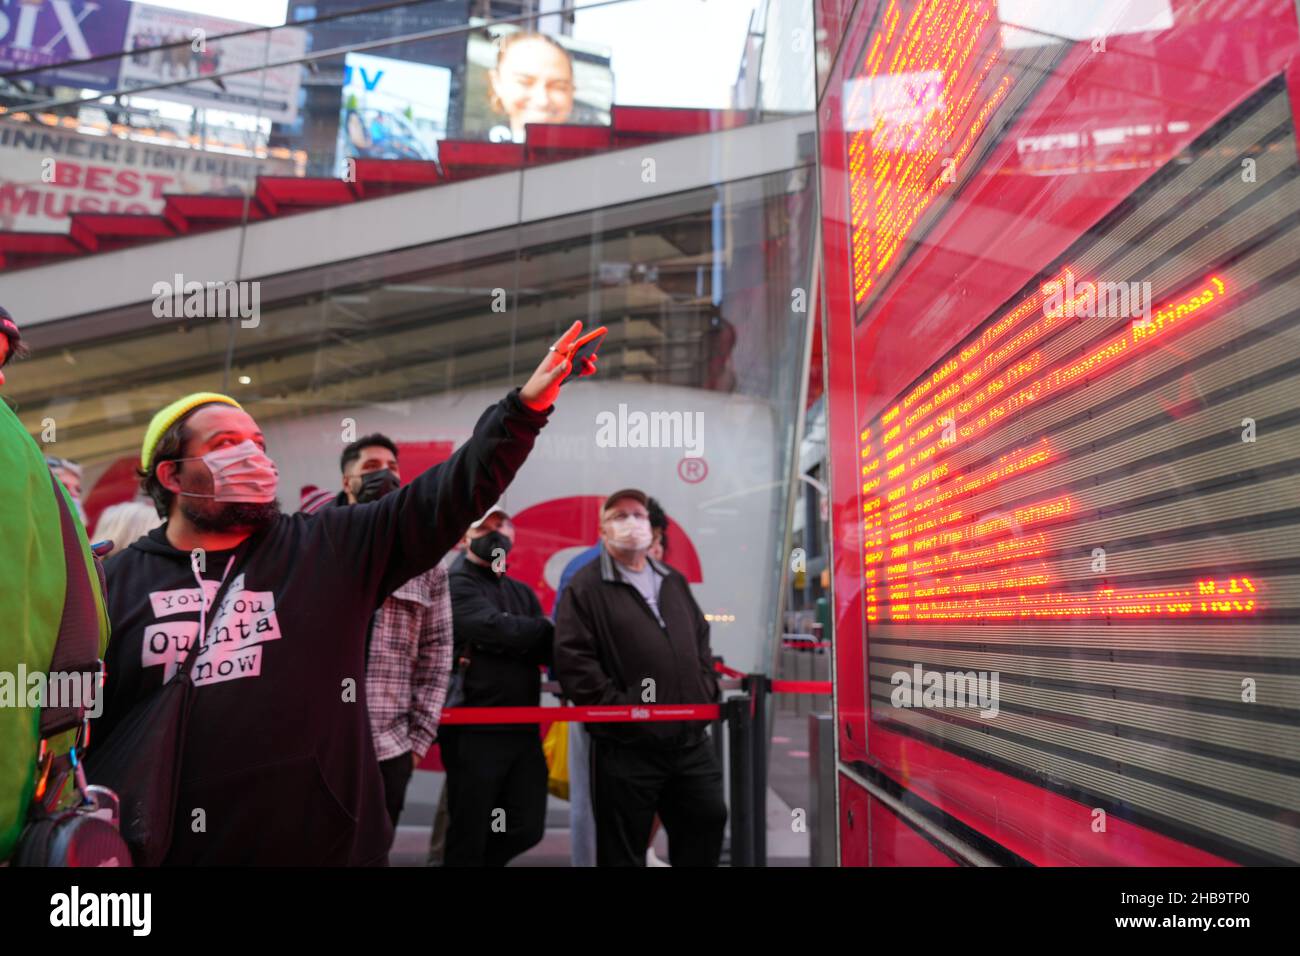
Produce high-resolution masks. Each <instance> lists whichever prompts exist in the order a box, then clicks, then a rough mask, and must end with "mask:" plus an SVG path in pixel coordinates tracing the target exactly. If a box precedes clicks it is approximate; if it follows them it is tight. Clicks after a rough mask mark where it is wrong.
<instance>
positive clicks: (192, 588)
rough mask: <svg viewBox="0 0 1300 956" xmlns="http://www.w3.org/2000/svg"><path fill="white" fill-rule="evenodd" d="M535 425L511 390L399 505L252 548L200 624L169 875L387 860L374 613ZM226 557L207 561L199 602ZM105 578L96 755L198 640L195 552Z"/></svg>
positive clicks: (329, 515) (492, 495)
mask: <svg viewBox="0 0 1300 956" xmlns="http://www.w3.org/2000/svg"><path fill="white" fill-rule="evenodd" d="M547 414H549V409H548V411H547V412H534V411H532V410H531V409H529V408H527V407H526V406H525V405H524V404H523V403H522V402H521V401H520V400H519V396H518V391H517V390H516V391H514V392H511V393H510V394H509V395H507V396H506V397H505V398H504V399H503V400H502V401H500V402H498V403H497V404H496V405H494V406H492V407H491V408H489V409H488V410H487V411H486V412H484V413H483V416H482V417H481V418H480V419H479V421H478V424H477V425H476V426H475V428H474V434H473V436H472V437H471V438H470V439H469V441H467V442H466V443H465V444H464V445H463V446H461V447H460V448H459V449H457V451H456V453H455V454H453V455H452V456H451V458H449V459H448V460H447V461H445V462H443V463H442V464H440V465H436V466H434V467H433V468H430V469H429V470H428V471H426V472H424V473H423V474H421V475H420V476H418V477H417V478H415V480H413V481H412V482H411V483H410V484H408V485H407V486H406V487H404V488H402V489H400V490H399V491H396V492H393V493H392V494H389V495H385V496H384V497H383V498H381V499H379V500H378V501H375V502H371V503H369V504H364V505H356V506H353V507H350V508H326V509H324V510H322V511H320V512H318V513H317V514H314V515H303V514H295V515H282V516H280V517H279V518H278V519H277V520H276V521H275V523H274V524H272V525H271V526H270V527H269V528H267V529H266V530H265V531H262V532H259V533H258V534H257V535H255V536H253V537H252V538H250V539H249V540H248V542H246V546H245V547H244V548H243V549H242V551H243V554H242V557H240V559H239V560H238V561H237V562H236V563H235V565H234V566H233V567H230V570H229V577H230V582H231V583H230V585H229V586H228V588H227V591H226V594H225V597H224V598H223V600H222V602H221V605H220V607H218V608H216V609H215V610H213V609H211V608H209V609H208V612H207V614H206V623H207V629H208V634H209V636H210V641H209V642H208V643H207V644H206V645H204V646H203V647H202V649H201V650H200V656H199V657H198V658H197V659H196V661H195V665H194V670H193V676H194V678H195V683H196V693H195V695H194V710H193V713H192V715H191V718H190V727H189V730H188V733H187V740H186V745H185V749H184V753H183V756H182V760H181V786H180V795H179V801H178V804H177V811H176V822H175V829H174V836H173V842H172V846H171V851H170V852H169V854H168V856H167V859H166V861H165V862H166V863H167V864H180V865H192V864H254V865H286V864H288V865H295V864H296V865H304V864H305V865H344V864H347V865H367V864H382V863H384V862H385V861H386V859H387V854H388V848H389V845H390V843H391V841H392V827H391V824H390V823H389V818H388V813H387V811H386V810H385V805H384V793H383V784H382V781H381V778H380V774H379V765H378V762H377V761H376V758H375V751H374V745H373V743H372V740H371V735H370V726H369V723H368V721H367V717H366V710H365V706H366V703H365V639H366V631H367V627H368V624H369V621H370V616H371V614H372V613H373V612H374V611H375V609H376V608H377V607H378V606H379V605H380V604H382V603H383V601H384V599H385V598H386V597H387V596H388V595H389V594H391V593H392V592H393V591H394V590H396V589H397V588H398V587H400V586H401V585H402V584H403V583H404V582H406V581H408V580H410V579H411V578H413V577H415V576H416V575H417V574H420V573H422V572H424V571H427V570H428V569H429V568H431V567H433V566H434V564H436V563H437V562H438V560H439V559H440V558H441V557H442V556H443V555H444V554H445V553H446V552H447V551H448V550H449V549H450V548H451V547H452V546H453V545H454V544H455V543H456V541H457V540H459V539H460V537H461V536H462V535H463V534H464V533H465V530H466V528H467V527H468V526H469V524H470V522H471V521H474V520H475V519H476V518H478V517H479V516H480V515H482V514H483V512H484V511H485V510H486V509H487V508H488V507H489V506H490V505H492V504H493V503H495V502H496V501H497V500H498V498H499V497H500V495H501V493H502V492H503V491H504V490H505V489H506V487H507V486H508V485H509V484H510V481H511V479H513V478H514V475H515V472H516V471H518V469H519V467H520V465H522V464H523V462H524V459H525V458H527V457H528V453H529V451H531V449H532V447H533V441H534V439H535V438H536V436H537V433H538V432H539V431H540V429H541V427H542V426H543V425H544V424H545V422H546V416H547ZM238 551H239V549H236V550H232V551H225V552H215V551H210V552H208V553H207V554H206V555H204V558H205V562H204V563H205V565H206V568H205V570H204V571H203V572H202V577H203V579H204V581H203V587H204V592H205V594H206V601H209V602H210V601H211V600H212V598H213V596H214V595H215V593H216V591H217V588H218V582H219V581H220V580H221V578H222V576H223V573H225V572H226V570H227V567H228V566H229V565H230V564H231V561H232V558H233V557H234V556H235V555H236V554H237V553H238ZM105 570H106V573H107V578H108V608H109V616H110V619H111V621H112V626H113V637H112V640H111V641H110V643H109V647H108V652H107V669H108V681H107V685H106V693H105V708H104V714H103V716H102V717H100V718H99V719H98V720H96V721H95V723H94V725H93V726H92V734H91V746H92V747H93V746H94V745H95V743H96V742H102V741H103V740H105V739H106V738H109V737H111V736H112V734H113V729H114V727H115V726H116V725H117V723H118V722H119V721H120V720H121V719H122V718H123V717H124V716H125V715H126V714H127V713H128V712H129V711H130V710H131V708H132V707H133V706H134V705H135V704H136V703H137V702H139V701H140V700H142V699H144V698H145V697H146V696H148V695H149V694H151V693H153V692H154V691H155V690H157V688H158V687H160V686H161V685H162V683H163V681H164V680H165V679H166V678H168V677H170V676H171V674H172V673H174V671H175V668H176V661H177V658H178V657H179V658H180V659H181V660H184V654H185V652H186V651H187V650H188V648H189V646H190V642H191V641H192V640H193V638H194V635H195V634H197V632H198V627H199V608H198V600H197V598H198V587H197V584H196V581H195V575H194V571H193V570H192V567H191V556H190V554H189V553H188V552H184V551H178V550H176V549H175V548H173V547H172V546H171V545H170V544H169V543H168V541H167V537H166V525H164V526H163V527H161V528H158V529H156V530H154V531H153V532H152V533H151V534H150V535H149V536H148V537H146V538H141V539H140V540H139V541H137V542H136V543H135V544H133V545H131V546H130V547H129V548H128V549H126V551H124V552H122V553H121V554H120V555H119V556H117V557H113V558H110V559H109V560H108V562H107V564H106V568H105ZM92 782H93V781H92Z"/></svg>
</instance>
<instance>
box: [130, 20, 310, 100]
mask: <svg viewBox="0 0 1300 956" xmlns="http://www.w3.org/2000/svg"><path fill="white" fill-rule="evenodd" d="M249 26H250V25H249V24H247V23H241V22H239V21H236V20H223V19H221V18H219V17H208V16H203V15H201V14H196V13H187V12H184V11H181V10H167V9H164V8H162V7H151V6H148V5H146V4H142V3H136V4H132V9H131V18H130V20H129V21H128V23H127V27H126V42H125V43H124V44H123V45H122V47H121V49H125V50H128V51H131V53H130V55H129V56H124V57H122V60H121V80H120V85H121V88H122V89H123V90H124V91H128V92H129V91H130V90H134V89H140V88H141V87H149V86H153V85H155V84H158V83H168V82H172V81H175V80H193V81H194V82H191V83H187V84H186V85H184V86H175V87H171V88H169V89H165V90H157V91H149V93H148V95H149V96H153V97H157V98H158V99H164V100H173V101H175V102H177V103H185V104H188V105H190V106H196V107H215V108H217V109H222V110H229V111H230V112H233V113H258V114H260V115H262V116H265V117H268V118H270V119H272V120H274V121H275V122H277V123H292V122H293V121H294V120H295V119H296V118H297V116H298V88H299V84H300V80H301V73H302V66H301V65H299V64H294V65H293V66H285V67H281V68H279V69H276V70H254V71H252V72H249V73H241V74H239V75H237V76H226V77H221V76H219V74H221V73H223V72H227V71H230V70H237V69H241V68H244V67H253V66H258V65H260V64H263V63H277V62H283V61H287V60H294V59H297V58H300V57H302V56H303V54H304V53H305V52H306V49H307V34H306V31H304V30H302V29H299V28H296V27H277V28H276V29H274V30H270V31H258V32H255V33H251V34H249V35H247V36H241V37H230V38H228V39H220V38H221V37H222V35H223V34H228V33H236V32H239V31H240V30H246V29H248V28H249ZM181 41H184V42H183V43H181ZM169 43H181V45H178V46H173V47H169V48H167V49H163V50H159V49H151V48H155V47H158V46H161V45H166V44H169ZM205 77H212V78H211V79H204V78H205Z"/></svg>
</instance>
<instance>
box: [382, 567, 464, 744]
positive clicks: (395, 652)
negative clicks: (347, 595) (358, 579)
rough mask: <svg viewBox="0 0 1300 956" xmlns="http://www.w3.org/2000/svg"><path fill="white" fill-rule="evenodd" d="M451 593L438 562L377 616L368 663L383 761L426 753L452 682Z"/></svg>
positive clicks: (403, 588) (393, 597)
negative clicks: (409, 754) (411, 754)
mask: <svg viewBox="0 0 1300 956" xmlns="http://www.w3.org/2000/svg"><path fill="white" fill-rule="evenodd" d="M451 657H452V631H451V592H450V590H449V589H448V587H447V569H446V568H445V567H444V566H443V565H442V564H438V565H436V566H434V567H433V568H431V569H430V570H428V571H425V572H424V573H423V574H421V575H419V576H418V577H414V578H411V580H409V581H407V582H406V583H405V584H403V585H402V586H401V587H400V588H398V589H397V590H396V591H394V592H393V593H392V594H391V595H390V596H389V598H388V600H386V601H385V602H384V603H383V605H382V606H381V607H380V608H379V610H378V612H376V614H375V619H374V624H373V627H372V629H371V632H370V659H369V662H368V664H367V666H366V697H367V700H368V702H369V708H370V732H371V734H373V735H374V738H375V751H376V753H377V755H378V757H379V759H380V760H390V759H392V758H393V757H400V756H401V755H402V754H404V753H415V754H417V755H419V756H420V757H423V756H424V754H425V752H426V751H427V750H428V749H429V748H430V747H431V746H433V741H434V738H435V737H436V736H437V735H438V722H439V721H440V720H441V719H442V705H443V701H445V700H446V699H447V685H448V684H449V683H450V682H451Z"/></svg>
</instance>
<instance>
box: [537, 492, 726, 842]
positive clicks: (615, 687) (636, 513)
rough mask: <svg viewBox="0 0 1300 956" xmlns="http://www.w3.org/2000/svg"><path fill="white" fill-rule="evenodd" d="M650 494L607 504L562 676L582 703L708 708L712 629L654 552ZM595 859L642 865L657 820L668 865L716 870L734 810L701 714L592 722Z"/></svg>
mask: <svg viewBox="0 0 1300 956" xmlns="http://www.w3.org/2000/svg"><path fill="white" fill-rule="evenodd" d="M649 506H650V499H649V498H648V497H647V496H646V494H645V493H644V492H642V491H639V490H638V489H636V488H625V489H623V490H622V491H616V492H614V493H613V494H612V495H610V496H609V497H608V498H607V499H605V505H604V507H603V508H602V509H601V520H600V537H601V543H602V545H603V546H604V547H603V550H602V551H601V553H600V555H599V557H598V558H597V559H596V560H595V561H592V562H591V563H590V564H588V565H586V566H585V567H584V568H582V570H580V571H578V572H577V573H576V574H575V575H574V576H573V580H572V581H570V583H569V586H568V587H567V588H565V591H564V595H563V597H562V598H561V599H560V606H559V609H558V611H557V612H556V617H555V673H556V676H557V677H558V678H559V679H560V684H561V686H562V687H563V688H564V696H566V697H568V698H569V699H570V700H572V701H573V702H574V703H576V704H579V705H589V706H596V705H605V704H621V705H628V704H643V703H652V704H712V703H716V702H717V700H718V696H719V685H718V678H717V675H716V674H715V673H714V670H713V653H712V651H711V650H710V647H709V625H708V622H707V621H705V619H704V614H703V613H702V612H701V611H700V607H699V605H698V604H696V603H695V598H694V596H693V595H692V594H691V588H690V585H689V584H687V583H686V579H685V578H684V577H682V575H681V574H679V573H678V572H677V571H674V570H673V569H672V568H670V567H669V566H668V565H666V564H663V563H662V562H660V561H656V560H655V559H654V558H652V557H650V556H649V554H648V552H649V550H650V548H651V545H652V544H653V542H654V535H653V533H652V532H651V529H650V507H649ZM587 730H588V732H589V733H590V734H591V750H592V753H591V768H592V769H591V799H592V807H593V810H594V813H595V817H596V865H597V866H645V865H646V846H647V844H648V843H649V840H650V834H651V830H652V828H653V826H654V819H655V815H656V814H658V816H659V819H660V820H662V821H663V825H664V829H665V830H667V831H668V854H669V862H670V863H671V864H672V865H673V866H717V865H718V860H719V857H720V856H721V853H722V831H723V828H724V827H725V825H726V822H727V808H726V805H725V803H724V802H723V799H722V769H721V768H720V767H719V766H718V761H717V757H716V755H715V754H714V751H713V746H712V745H711V744H710V743H709V740H708V737H707V736H706V733H705V723H704V722H703V721H638V722H636V723H593V724H588V726H587Z"/></svg>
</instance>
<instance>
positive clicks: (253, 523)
mask: <svg viewBox="0 0 1300 956" xmlns="http://www.w3.org/2000/svg"><path fill="white" fill-rule="evenodd" d="M181 512H182V513H183V514H184V515H185V517H186V518H188V519H189V521H190V524H192V525H193V526H194V530H195V531H205V532H219V531H251V532H258V531H261V530H262V529H263V528H267V527H269V526H270V525H272V524H274V523H275V522H276V519H278V518H279V517H280V499H278V498H277V499H276V500H275V501H266V502H261V503H257V502H251V501H228V502H225V503H224V504H221V505H219V506H218V507H217V508H216V509H215V510H209V511H204V510H202V508H201V507H195V506H194V504H192V503H191V502H190V500H189V499H188V498H184V497H182V498H181Z"/></svg>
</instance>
